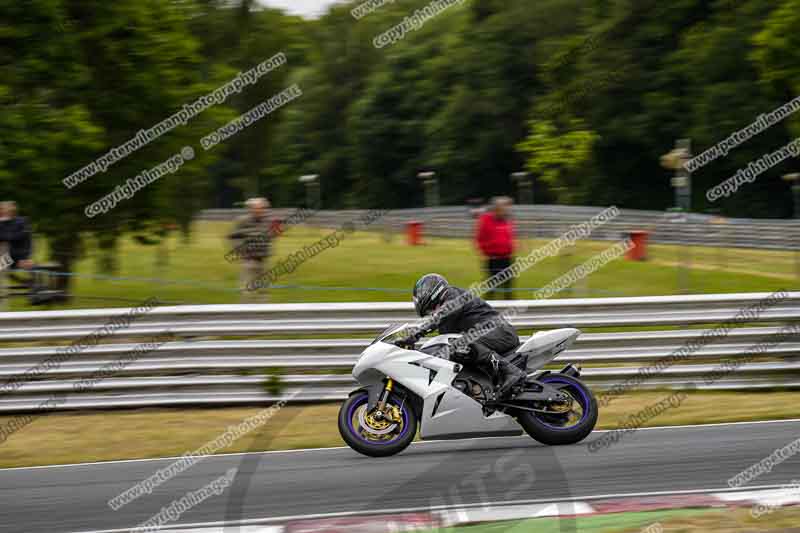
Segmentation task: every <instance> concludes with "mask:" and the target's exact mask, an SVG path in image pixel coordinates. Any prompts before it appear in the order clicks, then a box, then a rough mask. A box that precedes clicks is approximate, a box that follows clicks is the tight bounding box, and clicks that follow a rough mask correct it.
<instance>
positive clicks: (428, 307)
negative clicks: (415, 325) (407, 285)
mask: <svg viewBox="0 0 800 533" xmlns="http://www.w3.org/2000/svg"><path fill="white" fill-rule="evenodd" d="M449 286H450V284H449V283H447V280H446V279H444V277H443V276H440V275H439V274H425V275H424V276H422V277H421V278H419V279H418V280H417V283H416V285H414V309H415V310H416V311H417V314H418V315H419V316H426V315H428V314H430V312H431V311H433V310H434V309H436V308H437V307H438V306H439V304H440V303H441V301H442V297H443V296H444V291H445V290H446V289H447V288H448V287H449Z"/></svg>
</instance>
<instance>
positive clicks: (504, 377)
mask: <svg viewBox="0 0 800 533" xmlns="http://www.w3.org/2000/svg"><path fill="white" fill-rule="evenodd" d="M414 308H415V309H416V311H417V314H418V315H419V316H420V317H423V321H422V324H420V325H419V326H418V327H417V328H414V330H413V331H411V332H410V335H408V337H406V338H405V339H404V340H403V341H402V343H404V344H409V345H410V344H413V343H415V342H416V341H417V340H419V339H420V338H422V337H423V336H424V335H426V334H428V333H430V332H431V331H434V330H438V331H439V333H445V334H446V333H460V334H464V335H465V337H464V338H465V340H466V341H467V344H466V345H465V346H462V347H461V349H458V348H456V349H455V350H454V352H453V353H451V354H450V358H451V359H452V360H455V361H456V362H459V363H461V364H465V365H475V366H477V367H478V368H480V369H482V370H483V371H484V372H486V373H487V374H489V375H490V376H491V377H492V378H493V379H494V380H495V381H496V382H497V383H499V389H498V392H499V396H503V395H504V394H505V393H507V392H508V391H509V390H511V389H512V388H513V387H514V386H515V385H517V384H518V383H520V382H522V381H523V380H524V379H525V377H526V374H525V372H523V371H522V370H520V369H519V368H517V367H516V366H514V365H512V364H511V363H509V362H508V361H507V360H505V359H503V358H502V357H500V356H499V354H502V353H506V352H508V351H510V350H513V349H514V348H516V347H517V346H519V337H518V336H517V332H516V331H515V330H514V328H513V327H512V326H511V324H509V323H508V322H507V321H506V320H505V318H503V317H502V316H501V315H500V313H498V312H497V311H495V310H494V309H493V308H492V307H491V306H490V305H489V304H487V303H486V302H485V301H483V300H482V299H480V298H478V297H477V296H475V295H473V294H470V293H469V292H468V291H465V290H464V289H460V288H458V287H453V286H451V285H450V284H449V283H448V282H447V280H446V279H444V277H442V276H440V275H439V274H426V275H424V276H422V277H421V278H420V279H419V280H418V281H417V283H416V285H415V286H414Z"/></svg>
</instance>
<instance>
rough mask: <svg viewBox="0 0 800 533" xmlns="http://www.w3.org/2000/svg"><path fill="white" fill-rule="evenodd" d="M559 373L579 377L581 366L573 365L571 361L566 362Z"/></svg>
mask: <svg viewBox="0 0 800 533" xmlns="http://www.w3.org/2000/svg"><path fill="white" fill-rule="evenodd" d="M559 374H566V375H567V376H569V377H572V378H576V379H577V378H579V377H581V367H579V366H576V365H573V364H572V363H570V364H568V365H567V366H565V367H564V368H562V369H561V371H560V372H559Z"/></svg>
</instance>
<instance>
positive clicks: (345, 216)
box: [198, 205, 800, 250]
mask: <svg viewBox="0 0 800 533" xmlns="http://www.w3.org/2000/svg"><path fill="white" fill-rule="evenodd" d="M603 209H605V208H604V207H580V206H567V205H515V206H514V208H513V216H514V220H515V222H516V224H517V230H518V231H517V233H518V234H519V235H520V236H525V237H530V238H553V237H556V236H558V235H560V234H562V233H564V232H565V231H566V230H567V228H568V227H569V226H570V225H572V224H579V223H581V222H586V221H588V220H589V219H590V218H591V217H592V216H594V215H596V214H598V213H600V212H601V211H602V210H603ZM292 211H293V210H292V209H277V210H275V211H274V214H273V216H276V217H285V216H289V214H290V213H291V212H292ZM365 212H366V211H365V210H342V211H318V212H317V213H316V214H314V215H313V216H312V217H309V218H308V219H307V220H305V221H304V223H306V224H308V225H311V226H318V227H330V228H333V227H337V226H341V225H342V224H344V223H346V222H350V221H352V220H354V219H357V218H358V217H359V216H361V215H362V214H363V213H365ZM243 213H244V210H240V209H208V210H205V211H202V212H201V213H200V214H199V216H198V218H199V219H201V220H228V221H230V220H233V219H234V218H235V217H237V216H239V215H241V214H243ZM412 220H415V221H420V222H422V223H423V224H424V225H425V234H426V235H427V236H430V237H455V238H471V237H472V236H473V234H474V230H475V220H474V219H473V218H472V216H471V215H470V212H469V208H467V207H458V206H455V207H431V208H423V209H396V210H392V211H389V212H388V213H387V214H386V215H385V216H384V217H383V219H382V220H381V222H380V223H376V224H375V226H376V227H375V228H373V229H374V230H379V229H381V228H383V229H384V230H390V231H391V232H393V233H400V232H402V231H404V228H405V224H406V223H407V222H409V221H412ZM632 231H647V232H649V234H650V235H649V237H648V240H649V241H650V242H654V243H657V244H691V245H698V246H720V247H725V248H762V249H779V250H794V249H798V247H800V222H798V221H796V220H784V219H749V218H719V217H714V216H711V215H704V214H698V213H689V214H687V215H685V218H683V217H682V215H676V214H674V213H665V212H663V211H643V210H637V209H620V215H619V216H618V217H617V218H615V219H614V220H612V221H610V222H608V223H606V224H604V225H603V226H602V227H599V228H597V229H595V230H594V231H593V232H592V236H591V239H593V240H618V239H620V237H621V236H622V235H627V234H628V233H630V232H632Z"/></svg>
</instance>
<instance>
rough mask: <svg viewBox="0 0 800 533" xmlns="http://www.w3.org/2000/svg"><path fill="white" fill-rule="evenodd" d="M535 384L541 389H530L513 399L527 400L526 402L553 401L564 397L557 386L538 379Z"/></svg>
mask: <svg viewBox="0 0 800 533" xmlns="http://www.w3.org/2000/svg"><path fill="white" fill-rule="evenodd" d="M533 385H535V386H536V387H538V388H539V389H540V390H538V391H529V390H526V391H524V392H521V393H520V394H517V395H516V396H514V397H513V398H512V400H513V401H520V402H522V401H525V402H552V401H554V400H558V399H560V398H561V397H562V394H561V391H560V390H558V389H557V388H555V387H553V386H551V385H548V384H547V383H540V382H538V381H534V382H533Z"/></svg>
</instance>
